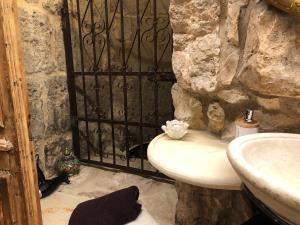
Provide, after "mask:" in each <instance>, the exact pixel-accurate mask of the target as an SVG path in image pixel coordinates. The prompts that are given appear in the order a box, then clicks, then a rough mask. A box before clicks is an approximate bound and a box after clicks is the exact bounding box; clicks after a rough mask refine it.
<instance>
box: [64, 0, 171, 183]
mask: <svg viewBox="0 0 300 225" xmlns="http://www.w3.org/2000/svg"><path fill="white" fill-rule="evenodd" d="M168 9H169V0H64V5H63V10H62V19H63V31H64V44H65V51H66V62H67V72H68V89H69V90H68V91H69V96H70V108H71V109H70V111H71V124H72V133H73V147H74V150H75V153H76V155H77V156H78V157H79V159H80V160H81V161H82V162H84V163H86V164H89V165H98V166H104V167H111V168H117V169H121V170H125V171H129V172H132V173H137V174H140V175H149V176H154V177H164V175H162V174H161V173H159V172H158V171H157V170H156V169H154V168H153V167H152V166H151V165H150V163H149V162H148V161H147V158H146V149H147V143H149V142H150V141H151V140H152V139H153V138H154V137H155V136H156V135H158V134H159V133H161V130H160V126H161V124H163V123H165V121H166V120H170V119H172V118H173V105H172V97H171V87H172V85H173V83H174V82H175V76H174V73H173V71H172V65H171V57H172V50H173V41H172V30H171V27H170V20H169V15H168Z"/></svg>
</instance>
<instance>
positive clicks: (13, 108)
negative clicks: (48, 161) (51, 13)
mask: <svg viewBox="0 0 300 225" xmlns="http://www.w3.org/2000/svg"><path fill="white" fill-rule="evenodd" d="M20 43H21V38H20V31H19V20H18V16H17V5H16V0H0V49H1V51H0V98H1V100H0V111H1V113H0V116H1V118H0V122H1V123H0V139H1V141H0V142H2V143H4V142H6V143H10V144H9V145H7V147H5V146H4V147H3V146H2V151H0V162H1V160H2V161H5V167H3V165H2V164H1V165H0V171H1V173H0V177H1V178H0V181H1V182H2V183H0V186H1V185H2V186H1V187H0V189H1V188H2V189H3V190H5V188H6V190H9V191H6V192H4V195H5V196H4V197H2V198H1V199H2V201H8V202H4V203H3V204H7V205H8V206H9V210H3V211H4V212H5V213H6V214H7V213H9V214H10V215H4V220H7V221H6V222H5V221H4V224H5V225H6V224H8V225H10V224H11V223H12V224H14V225H41V224H42V219H41V218H42V217H41V206H40V199H39V193H38V184H37V172H36V166H35V154H34V151H33V149H32V145H31V142H30V139H29V137H30V136H29V129H28V124H29V123H28V121H29V120H28V118H29V116H28V115H29V113H28V94H27V85H26V79H25V72H24V64H23V59H22V51H21V47H20V46H21V45H20ZM6 148H9V149H6ZM1 166H2V168H1ZM3 174H5V176H4V175H3ZM5 193H6V194H5ZM8 203H9V204H8ZM7 218H9V219H7ZM9 220H10V221H9Z"/></svg>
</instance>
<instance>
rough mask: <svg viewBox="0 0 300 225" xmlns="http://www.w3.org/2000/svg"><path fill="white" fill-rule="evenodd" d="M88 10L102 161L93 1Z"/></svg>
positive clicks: (101, 159)
mask: <svg viewBox="0 0 300 225" xmlns="http://www.w3.org/2000/svg"><path fill="white" fill-rule="evenodd" d="M90 9H91V22H92V45H93V73H94V77H95V85H96V90H95V92H96V93H95V94H96V104H97V108H96V112H97V118H98V121H97V125H98V151H99V155H100V161H101V162H102V161H103V156H102V152H103V149H102V140H101V134H102V132H101V125H100V121H99V120H100V119H101V116H100V100H99V90H100V89H99V80H98V75H97V73H96V72H97V65H96V64H97V55H96V38H95V37H96V34H95V25H96V24H95V20H94V1H93V0H90Z"/></svg>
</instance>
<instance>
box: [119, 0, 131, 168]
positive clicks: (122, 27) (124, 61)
mask: <svg viewBox="0 0 300 225" xmlns="http://www.w3.org/2000/svg"><path fill="white" fill-rule="evenodd" d="M120 14H121V15H120V16H121V44H122V72H123V94H124V119H125V145H126V155H127V156H128V155H129V142H128V138H129V135H128V111H127V110H128V103H127V78H126V55H125V38H124V34H125V33H124V32H125V31H124V6H123V0H120ZM126 158H127V167H129V157H126Z"/></svg>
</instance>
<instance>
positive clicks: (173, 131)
mask: <svg viewBox="0 0 300 225" xmlns="http://www.w3.org/2000/svg"><path fill="white" fill-rule="evenodd" d="M188 127H189V125H188V124H187V123H186V122H183V121H179V120H172V121H167V122H166V125H163V126H162V127H161V129H162V130H163V131H164V132H165V133H166V134H167V135H168V136H169V137H170V138H172V139H181V138H183V137H184V135H186V134H187V132H188Z"/></svg>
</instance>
